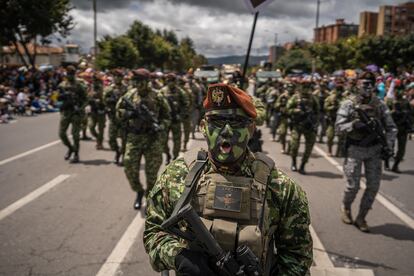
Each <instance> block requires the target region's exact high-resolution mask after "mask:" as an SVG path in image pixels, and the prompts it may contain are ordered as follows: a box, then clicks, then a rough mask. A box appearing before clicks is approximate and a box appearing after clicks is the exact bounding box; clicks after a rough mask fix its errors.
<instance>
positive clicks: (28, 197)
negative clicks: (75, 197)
mask: <svg viewBox="0 0 414 276" xmlns="http://www.w3.org/2000/svg"><path fill="white" fill-rule="evenodd" d="M69 177H70V175H68V174H61V175H59V176H57V177H55V178H54V179H52V180H51V181H49V182H48V183H46V184H45V185H43V186H41V187H40V188H38V189H36V190H34V191H33V192H31V193H30V194H28V195H26V196H25V197H23V198H21V199H19V200H18V201H16V202H14V203H13V204H11V205H9V206H8V207H6V208H5V209H3V210H1V211H0V221H1V220H2V219H4V218H5V217H7V216H9V215H11V214H13V213H14V212H15V211H17V210H18V209H20V208H22V207H23V206H25V205H26V204H28V203H30V202H32V201H33V200H35V199H36V198H38V197H39V196H41V195H43V194H44V193H46V192H47V191H49V190H50V189H52V188H53V187H55V186H57V185H59V184H60V183H62V182H63V181H65V180H66V179H68V178H69Z"/></svg>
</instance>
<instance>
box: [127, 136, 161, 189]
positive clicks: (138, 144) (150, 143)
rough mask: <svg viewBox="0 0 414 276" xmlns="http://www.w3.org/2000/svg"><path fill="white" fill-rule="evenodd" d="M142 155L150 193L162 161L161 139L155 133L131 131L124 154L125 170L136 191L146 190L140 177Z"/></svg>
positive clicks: (132, 187)
mask: <svg viewBox="0 0 414 276" xmlns="http://www.w3.org/2000/svg"><path fill="white" fill-rule="evenodd" d="M142 156H144V158H145V176H146V179H147V189H146V191H147V193H148V192H149V191H150V190H151V189H152V187H153V186H154V184H155V181H156V180H157V174H158V170H159V168H160V166H161V163H162V150H161V146H160V140H159V138H158V137H154V135H146V134H133V133H129V134H128V136H127V142H126V149H125V156H124V171H125V174H126V177H127V178H128V181H129V184H130V185H131V189H132V190H134V191H135V192H140V191H143V190H144V188H143V187H142V185H141V182H140V179H139V170H140V165H141V164H140V163H141V159H142Z"/></svg>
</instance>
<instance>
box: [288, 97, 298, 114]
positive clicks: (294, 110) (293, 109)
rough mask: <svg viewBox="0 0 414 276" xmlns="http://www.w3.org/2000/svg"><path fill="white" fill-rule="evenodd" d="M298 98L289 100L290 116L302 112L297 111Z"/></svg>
mask: <svg viewBox="0 0 414 276" xmlns="http://www.w3.org/2000/svg"><path fill="white" fill-rule="evenodd" d="M297 99H298V98H297V96H296V95H293V96H292V97H291V98H290V99H289V101H288V103H287V110H288V114H289V115H293V114H295V113H297V112H300V111H298V110H297V105H298V101H297Z"/></svg>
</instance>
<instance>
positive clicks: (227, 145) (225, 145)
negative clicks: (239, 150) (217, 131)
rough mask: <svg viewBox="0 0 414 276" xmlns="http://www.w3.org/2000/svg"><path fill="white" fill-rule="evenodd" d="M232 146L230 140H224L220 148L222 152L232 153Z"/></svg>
mask: <svg viewBox="0 0 414 276" xmlns="http://www.w3.org/2000/svg"><path fill="white" fill-rule="evenodd" d="M231 148H232V146H231V144H230V143H229V142H223V143H221V145H220V150H221V152H222V153H230V151H231Z"/></svg>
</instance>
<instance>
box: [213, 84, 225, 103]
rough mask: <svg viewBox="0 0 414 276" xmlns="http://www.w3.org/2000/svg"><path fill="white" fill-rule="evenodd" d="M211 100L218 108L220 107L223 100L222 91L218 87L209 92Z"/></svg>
mask: <svg viewBox="0 0 414 276" xmlns="http://www.w3.org/2000/svg"><path fill="white" fill-rule="evenodd" d="M211 100H212V101H213V103H215V104H216V105H218V106H220V105H222V103H223V100H224V91H223V90H221V89H220V88H219V87H216V88H214V90H213V91H212V92H211Z"/></svg>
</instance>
